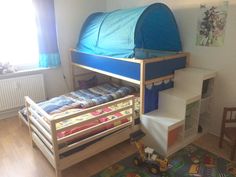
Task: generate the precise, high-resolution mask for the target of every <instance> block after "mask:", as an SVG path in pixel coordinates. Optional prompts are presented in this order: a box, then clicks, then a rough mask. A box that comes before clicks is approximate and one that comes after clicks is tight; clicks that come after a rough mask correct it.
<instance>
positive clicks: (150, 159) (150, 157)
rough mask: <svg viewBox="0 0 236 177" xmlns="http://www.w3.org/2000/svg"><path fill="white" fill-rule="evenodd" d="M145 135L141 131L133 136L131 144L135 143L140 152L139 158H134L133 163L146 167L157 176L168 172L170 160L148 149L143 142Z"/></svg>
mask: <svg viewBox="0 0 236 177" xmlns="http://www.w3.org/2000/svg"><path fill="white" fill-rule="evenodd" d="M143 136H145V134H144V133H143V132H142V131H141V130H139V131H137V132H134V133H132V134H131V136H130V137H131V142H134V143H135V145H136V148H137V150H138V156H136V157H134V159H133V163H134V165H136V166H141V165H145V166H147V167H148V169H149V172H150V173H152V174H154V175H156V174H158V173H163V172H166V171H167V170H168V159H162V158H160V157H159V155H158V154H156V153H155V151H154V149H152V148H150V147H146V146H145V145H144V143H143V142H142V141H141V138H142V137H143Z"/></svg>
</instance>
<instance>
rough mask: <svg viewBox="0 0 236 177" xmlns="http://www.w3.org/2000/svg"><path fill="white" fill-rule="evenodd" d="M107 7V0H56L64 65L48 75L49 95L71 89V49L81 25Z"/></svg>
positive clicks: (57, 22)
mask: <svg viewBox="0 0 236 177" xmlns="http://www.w3.org/2000/svg"><path fill="white" fill-rule="evenodd" d="M105 8H106V1H105V0H97V1H92V0H86V1H84V0H55V14H56V26H57V35H58V45H59V51H60V55H61V62H62V67H61V68H60V69H59V70H57V71H54V72H51V73H50V75H49V74H48V75H47V76H46V85H47V87H48V88H47V89H46V90H47V93H48V96H49V97H54V96H56V95H60V94H63V93H65V92H68V91H69V90H71V87H72V84H71V73H70V72H71V71H70V67H71V66H70V53H69V49H70V48H74V47H75V45H76V43H77V40H78V35H79V32H80V29H81V26H82V24H83V22H84V21H85V19H86V18H87V16H88V15H89V14H91V13H93V12H96V11H104V10H105ZM63 74H64V75H65V79H64V78H63Z"/></svg>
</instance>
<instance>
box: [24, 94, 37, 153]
mask: <svg viewBox="0 0 236 177" xmlns="http://www.w3.org/2000/svg"><path fill="white" fill-rule="evenodd" d="M29 106H30V104H29V103H28V102H27V100H26V97H25V107H26V110H27V120H28V127H29V134H30V138H31V143H32V147H33V148H35V147H36V144H35V142H34V140H33V138H32V130H31V126H30V125H31V123H30V116H31V112H30V111H29Z"/></svg>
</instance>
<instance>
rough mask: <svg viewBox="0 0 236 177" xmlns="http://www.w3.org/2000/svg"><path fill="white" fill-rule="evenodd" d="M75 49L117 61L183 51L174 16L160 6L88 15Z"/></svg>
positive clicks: (163, 6)
mask: <svg viewBox="0 0 236 177" xmlns="http://www.w3.org/2000/svg"><path fill="white" fill-rule="evenodd" d="M76 48H77V50H79V51H80V52H84V53H88V54H95V55H104V56H111V57H118V58H133V57H135V58H146V57H147V58H148V57H153V56H155V55H159V54H161V53H163V52H164V54H165V52H179V51H182V46H181V41H180V35H179V31H178V27H177V24H176V21H175V18H174V15H173V13H172V12H171V10H170V9H169V8H168V7H167V6H166V5H165V4H162V3H155V4H152V5H149V6H145V7H139V8H132V9H123V10H115V11H112V12H98V13H94V14H92V15H90V16H89V17H88V18H87V20H86V21H85V23H84V25H83V27H82V30H81V33H80V37H79V41H78V44H77V46H76ZM147 51H148V52H147ZM161 51H162V52H161ZM147 53H149V54H148V55H147Z"/></svg>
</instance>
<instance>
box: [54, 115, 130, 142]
mask: <svg viewBox="0 0 236 177" xmlns="http://www.w3.org/2000/svg"><path fill="white" fill-rule="evenodd" d="M128 117H132V114H127V115H125V116H121V117H119V118H116V119H112V120H109V121H107V122H103V123H100V124H98V125H95V126H93V127H90V128H87V129H85V130H81V131H78V132H76V133H73V134H71V135H68V136H65V137H63V138H60V139H59V140H58V144H60V143H64V142H66V141H68V140H71V139H73V138H76V137H78V136H82V135H85V134H86V133H89V132H92V131H93V130H96V129H98V128H101V127H103V126H105V125H108V124H111V123H114V122H117V121H119V120H122V119H125V118H128ZM131 121H132V120H130V121H129V122H131Z"/></svg>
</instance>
